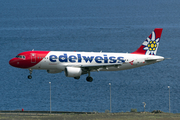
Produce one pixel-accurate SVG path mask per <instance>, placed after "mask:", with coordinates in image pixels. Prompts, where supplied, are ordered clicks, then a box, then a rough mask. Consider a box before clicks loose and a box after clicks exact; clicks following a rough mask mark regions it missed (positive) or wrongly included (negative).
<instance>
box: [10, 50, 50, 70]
mask: <svg viewBox="0 0 180 120" xmlns="http://www.w3.org/2000/svg"><path fill="white" fill-rule="evenodd" d="M49 52H50V51H26V52H22V53H19V54H18V56H25V58H24V59H23V58H13V59H11V60H10V61H9V64H10V65H12V66H14V67H18V68H31V67H33V66H35V65H37V64H38V63H39V62H40V61H41V60H43V59H44V58H45V57H46V55H47V54H48V53H49Z"/></svg>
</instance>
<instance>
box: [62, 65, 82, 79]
mask: <svg viewBox="0 0 180 120" xmlns="http://www.w3.org/2000/svg"><path fill="white" fill-rule="evenodd" d="M64 73H65V75H66V77H79V76H81V75H82V69H81V68H78V67H66V68H65V71H64Z"/></svg>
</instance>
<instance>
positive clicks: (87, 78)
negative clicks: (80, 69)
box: [74, 71, 93, 82]
mask: <svg viewBox="0 0 180 120" xmlns="http://www.w3.org/2000/svg"><path fill="white" fill-rule="evenodd" d="M79 78H80V76H79V77H74V79H79ZM86 80H87V82H92V81H93V78H92V77H91V76H90V71H88V76H87V77H86Z"/></svg>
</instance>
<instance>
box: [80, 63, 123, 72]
mask: <svg viewBox="0 0 180 120" xmlns="http://www.w3.org/2000/svg"><path fill="white" fill-rule="evenodd" d="M122 64H123V63H112V64H97V65H81V68H84V69H86V70H90V71H92V70H97V71H98V70H99V69H100V68H105V69H108V67H117V68H119V67H120V66H121V65H122Z"/></svg>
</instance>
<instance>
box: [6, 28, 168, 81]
mask: <svg viewBox="0 0 180 120" xmlns="http://www.w3.org/2000/svg"><path fill="white" fill-rule="evenodd" d="M162 30H163V29H162V28H155V29H154V31H152V33H151V34H150V35H149V37H147V39H146V40H145V41H144V42H143V43H142V44H141V46H140V47H139V48H138V49H137V50H136V51H134V52H132V53H110V52H109V53H108V52H102V51H101V52H76V51H74V52H70V51H34V50H32V51H26V52H22V53H19V54H18V55H17V56H16V57H15V58H12V59H11V60H10V61H9V64H10V65H11V66H13V67H17V68H23V69H28V70H29V73H30V75H28V79H31V78H32V76H31V74H32V71H33V70H34V69H38V70H47V72H48V73H60V72H62V71H64V73H65V76H66V77H74V79H79V78H80V76H81V75H83V74H88V76H87V78H86V80H87V81H88V82H92V81H93V78H92V77H91V75H90V72H93V71H97V72H98V71H118V70H126V69H132V68H136V67H141V66H145V65H150V64H153V63H157V62H160V61H163V60H164V59H165V58H164V57H162V56H157V55H156V53H157V49H158V47H159V42H160V37H161V33H162Z"/></svg>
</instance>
